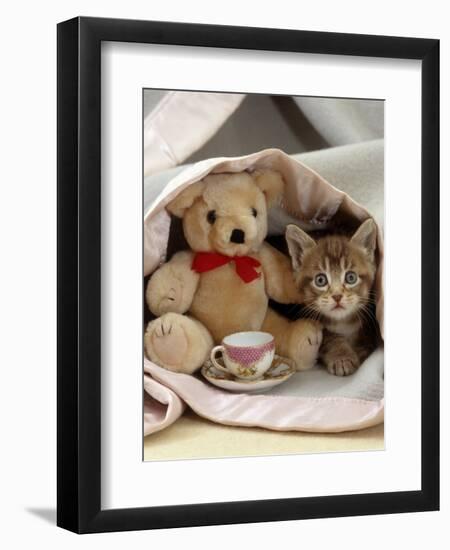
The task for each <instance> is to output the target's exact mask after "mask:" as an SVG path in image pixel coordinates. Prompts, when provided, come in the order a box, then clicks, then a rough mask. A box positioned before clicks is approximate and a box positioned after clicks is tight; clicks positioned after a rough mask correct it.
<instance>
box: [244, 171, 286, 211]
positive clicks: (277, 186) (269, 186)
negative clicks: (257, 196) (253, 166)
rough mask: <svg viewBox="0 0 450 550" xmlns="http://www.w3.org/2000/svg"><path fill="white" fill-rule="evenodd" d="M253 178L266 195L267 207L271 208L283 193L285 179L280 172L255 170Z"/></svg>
mask: <svg viewBox="0 0 450 550" xmlns="http://www.w3.org/2000/svg"><path fill="white" fill-rule="evenodd" d="M251 176H252V177H253V179H254V180H255V183H256V185H257V186H258V187H259V188H260V189H261V191H262V192H263V193H264V195H265V197H266V202H267V206H271V205H272V204H273V203H274V202H275V200H276V199H277V198H278V197H279V196H280V195H281V194H282V193H283V190H284V179H283V176H282V175H281V174H280V172H276V171H275V170H269V169H266V170H255V171H254V172H252V174H251Z"/></svg>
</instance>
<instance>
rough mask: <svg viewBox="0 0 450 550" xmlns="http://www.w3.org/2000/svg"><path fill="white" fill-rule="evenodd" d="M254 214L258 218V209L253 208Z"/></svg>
mask: <svg viewBox="0 0 450 550" xmlns="http://www.w3.org/2000/svg"><path fill="white" fill-rule="evenodd" d="M252 214H253V216H254V217H255V218H256V216H257V215H258V210H256V208H252Z"/></svg>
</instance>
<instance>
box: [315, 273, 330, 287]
mask: <svg viewBox="0 0 450 550" xmlns="http://www.w3.org/2000/svg"><path fill="white" fill-rule="evenodd" d="M314 283H315V284H316V286H319V287H321V286H326V285H327V284H328V279H327V276H326V275H325V273H319V274H318V275H316V276H315V277H314Z"/></svg>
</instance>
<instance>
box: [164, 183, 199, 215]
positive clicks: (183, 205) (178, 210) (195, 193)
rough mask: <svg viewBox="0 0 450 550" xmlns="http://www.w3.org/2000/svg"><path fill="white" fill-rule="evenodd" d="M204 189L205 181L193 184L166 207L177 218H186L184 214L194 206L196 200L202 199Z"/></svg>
mask: <svg viewBox="0 0 450 550" xmlns="http://www.w3.org/2000/svg"><path fill="white" fill-rule="evenodd" d="M204 188H205V182H204V181H197V182H195V183H193V184H192V185H190V186H189V187H187V188H186V189H185V190H184V191H181V193H180V194H179V195H178V196H177V197H176V198H174V199H173V201H171V202H169V204H168V205H167V207H166V208H167V210H168V211H169V212H170V213H171V214H173V215H174V216H176V217H177V218H182V217H183V216H184V212H185V211H186V210H187V209H188V208H190V207H191V206H192V205H193V204H194V201H195V199H197V198H198V197H200V195H201V194H202V193H203V190H204Z"/></svg>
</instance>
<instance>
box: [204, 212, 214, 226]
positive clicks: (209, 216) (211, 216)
mask: <svg viewBox="0 0 450 550" xmlns="http://www.w3.org/2000/svg"><path fill="white" fill-rule="evenodd" d="M206 219H207V220H208V223H210V224H211V225H212V224H213V223H214V222H215V221H216V211H215V210H210V211H209V212H208V214H207V216H206Z"/></svg>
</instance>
